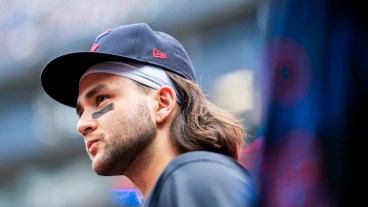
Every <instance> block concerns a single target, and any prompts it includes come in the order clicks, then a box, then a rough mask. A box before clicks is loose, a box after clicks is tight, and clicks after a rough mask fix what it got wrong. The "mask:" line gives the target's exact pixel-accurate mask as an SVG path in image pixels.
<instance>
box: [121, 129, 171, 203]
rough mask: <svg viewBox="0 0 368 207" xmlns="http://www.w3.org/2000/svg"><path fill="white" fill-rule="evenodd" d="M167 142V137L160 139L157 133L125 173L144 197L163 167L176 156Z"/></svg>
mask: <svg viewBox="0 0 368 207" xmlns="http://www.w3.org/2000/svg"><path fill="white" fill-rule="evenodd" d="M165 137H166V136H165ZM168 142H169V139H168V138H167V139H160V136H159V134H158V136H157V137H156V139H155V142H154V143H153V144H152V146H151V147H150V148H149V149H147V150H145V151H144V152H142V153H141V155H140V156H139V157H137V159H136V160H135V161H134V164H133V165H132V167H131V168H130V169H131V170H128V172H127V173H126V176H127V177H128V178H129V179H130V180H131V181H132V182H133V183H134V184H135V185H136V186H137V187H138V188H139V190H140V191H141V193H142V194H143V196H144V198H147V196H148V194H149V193H150V192H151V190H152V188H153V187H154V185H155V183H156V182H157V180H158V178H159V177H160V175H161V173H162V171H163V170H164V169H165V167H166V166H167V165H168V164H169V163H170V162H171V160H173V159H174V158H175V157H176V156H178V153H177V152H176V150H174V149H173V147H172V145H171V143H168Z"/></svg>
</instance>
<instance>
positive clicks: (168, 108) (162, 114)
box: [156, 86, 176, 123]
mask: <svg viewBox="0 0 368 207" xmlns="http://www.w3.org/2000/svg"><path fill="white" fill-rule="evenodd" d="M156 100H157V103H158V107H157V109H156V122H157V123H163V122H165V121H167V120H168V119H169V117H170V115H171V114H172V113H173V111H174V109H175V106H176V94H175V91H174V90H173V89H172V88H170V87H169V86H162V87H161V88H159V89H158V90H157V91H156Z"/></svg>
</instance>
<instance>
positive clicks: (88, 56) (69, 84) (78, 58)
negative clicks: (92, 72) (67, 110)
mask: <svg viewBox="0 0 368 207" xmlns="http://www.w3.org/2000/svg"><path fill="white" fill-rule="evenodd" d="M104 61H134V62H137V60H133V59H130V58H126V57H122V56H118V55H112V54H106V53H98V52H75V53H69V54H65V55H62V56H59V57H57V58H55V59H53V60H52V61H51V62H49V63H48V64H47V65H46V66H45V68H44V69H43V70H42V72H41V84H42V87H43V88H44V90H45V91H46V93H47V94H48V95H49V96H50V97H52V98H53V99H55V100H56V101H58V102H60V103H62V104H65V105H67V106H70V107H75V106H76V101H77V98H78V87H79V79H80V78H81V77H82V75H83V74H84V72H85V71H86V70H87V69H88V68H89V67H91V66H92V65H95V64H97V63H100V62H104Z"/></svg>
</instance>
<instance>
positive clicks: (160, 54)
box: [152, 48, 167, 59]
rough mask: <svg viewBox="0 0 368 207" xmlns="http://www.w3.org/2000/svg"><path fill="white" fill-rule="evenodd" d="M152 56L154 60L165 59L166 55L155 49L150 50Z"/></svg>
mask: <svg viewBox="0 0 368 207" xmlns="http://www.w3.org/2000/svg"><path fill="white" fill-rule="evenodd" d="M152 56H153V57H155V58H161V59H165V58H167V55H166V54H165V53H163V52H161V51H160V50H158V49H157V48H153V49H152Z"/></svg>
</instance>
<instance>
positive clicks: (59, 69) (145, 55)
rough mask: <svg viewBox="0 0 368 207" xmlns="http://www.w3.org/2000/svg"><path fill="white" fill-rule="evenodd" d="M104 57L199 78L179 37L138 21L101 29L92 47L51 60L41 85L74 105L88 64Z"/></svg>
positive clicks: (59, 99) (88, 66)
mask: <svg viewBox="0 0 368 207" xmlns="http://www.w3.org/2000/svg"><path fill="white" fill-rule="evenodd" d="M105 61H120V62H138V63H143V64H148V65H153V66H158V67H161V68H162V69H164V70H167V71H171V72H174V73H176V74H178V75H180V76H182V77H184V78H186V79H189V80H191V81H194V82H197V80H196V76H195V72H194V68H193V65H192V62H191V60H190V58H189V56H188V54H187V52H186V51H185V49H184V47H183V46H182V45H181V43H180V42H179V41H178V40H176V39H175V38H174V37H172V36H171V35H169V34H167V33H164V32H160V31H154V30H152V29H151V28H150V26H148V25H147V24H146V23H135V24H129V25H122V26H119V27H116V28H113V29H109V30H106V31H104V32H102V33H101V34H99V35H98V36H97V38H96V39H95V41H94V42H93V44H92V47H91V49H90V51H81V52H73V53H68V54H64V55H61V56H59V57H56V58H55V59H53V60H51V61H50V62H49V63H47V65H46V66H45V67H44V68H43V70H42V72H41V84H42V87H43V89H44V90H45V92H46V93H47V94H48V95H49V96H50V97H52V98H53V99H55V100H56V101H58V102H60V103H62V104H64V105H67V106H70V107H75V105H76V102H77V98H78V87H79V80H80V78H81V77H82V75H83V74H84V72H85V71H86V70H87V69H88V68H90V67H91V66H93V65H95V64H98V63H101V62H105Z"/></svg>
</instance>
